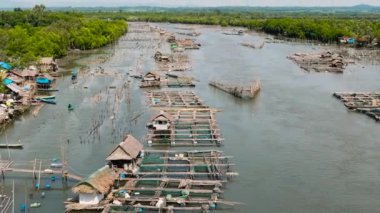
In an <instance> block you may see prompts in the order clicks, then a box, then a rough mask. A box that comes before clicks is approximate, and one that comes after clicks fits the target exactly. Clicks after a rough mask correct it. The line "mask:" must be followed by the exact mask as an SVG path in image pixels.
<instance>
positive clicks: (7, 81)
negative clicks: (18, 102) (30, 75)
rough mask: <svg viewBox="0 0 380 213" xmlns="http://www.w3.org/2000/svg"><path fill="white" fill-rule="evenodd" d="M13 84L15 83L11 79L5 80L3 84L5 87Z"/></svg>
mask: <svg viewBox="0 0 380 213" xmlns="http://www.w3.org/2000/svg"><path fill="white" fill-rule="evenodd" d="M11 83H13V81H12V80H11V79H9V78H4V80H3V84H4V85H5V86H7V85H8V84H11Z"/></svg>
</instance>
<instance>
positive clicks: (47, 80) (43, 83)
mask: <svg viewBox="0 0 380 213" xmlns="http://www.w3.org/2000/svg"><path fill="white" fill-rule="evenodd" d="M53 81H54V78H53V77H52V76H50V75H49V74H40V75H38V76H37V78H36V84H37V88H38V89H49V88H50V87H51V84H52V83H53Z"/></svg>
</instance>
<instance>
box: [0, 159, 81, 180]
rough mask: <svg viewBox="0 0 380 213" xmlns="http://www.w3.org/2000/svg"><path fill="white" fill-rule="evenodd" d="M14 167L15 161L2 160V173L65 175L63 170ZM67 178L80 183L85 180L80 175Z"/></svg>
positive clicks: (0, 167) (0, 168) (0, 164)
mask: <svg viewBox="0 0 380 213" xmlns="http://www.w3.org/2000/svg"><path fill="white" fill-rule="evenodd" d="M13 165H14V161H11V160H0V171H1V173H3V175H4V173H5V172H13V173H30V174H38V173H41V174H62V176H64V173H63V171H62V170H53V169H48V170H47V169H45V170H36V169H25V168H16V167H15V166H14V167H12V166H13ZM66 177H67V178H68V179H72V180H77V181H80V180H82V179H83V177H80V176H78V175H74V174H70V173H68V174H66Z"/></svg>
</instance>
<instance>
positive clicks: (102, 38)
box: [0, 5, 127, 66]
mask: <svg viewBox="0 0 380 213" xmlns="http://www.w3.org/2000/svg"><path fill="white" fill-rule="evenodd" d="M126 30H127V23H126V22H125V21H122V20H116V21H109V20H104V19H100V18H88V17H86V16H84V15H83V14H80V13H73V12H49V11H45V7H44V6H43V5H37V6H35V7H34V8H33V9H32V10H26V11H22V10H21V9H15V10H14V11H13V12H10V11H8V12H0V44H1V46H0V59H2V60H8V61H11V63H13V64H17V65H21V66H22V65H27V64H28V63H31V62H34V61H36V60H37V59H38V58H39V57H44V56H53V57H62V56H64V55H66V54H67V51H68V50H69V49H81V50H87V49H94V48H98V47H102V46H104V45H106V44H109V43H111V42H113V41H115V40H116V39H117V38H119V37H120V36H121V35H122V34H124V33H125V31H126Z"/></svg>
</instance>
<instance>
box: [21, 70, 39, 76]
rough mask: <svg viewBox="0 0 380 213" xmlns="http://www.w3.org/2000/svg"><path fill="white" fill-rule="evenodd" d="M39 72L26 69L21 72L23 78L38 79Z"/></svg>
mask: <svg viewBox="0 0 380 213" xmlns="http://www.w3.org/2000/svg"><path fill="white" fill-rule="evenodd" d="M36 75H38V72H37V71H36V70H30V69H25V70H23V71H22V72H21V76H22V77H36Z"/></svg>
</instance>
